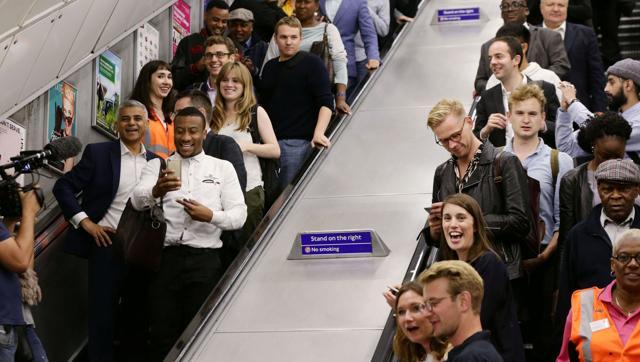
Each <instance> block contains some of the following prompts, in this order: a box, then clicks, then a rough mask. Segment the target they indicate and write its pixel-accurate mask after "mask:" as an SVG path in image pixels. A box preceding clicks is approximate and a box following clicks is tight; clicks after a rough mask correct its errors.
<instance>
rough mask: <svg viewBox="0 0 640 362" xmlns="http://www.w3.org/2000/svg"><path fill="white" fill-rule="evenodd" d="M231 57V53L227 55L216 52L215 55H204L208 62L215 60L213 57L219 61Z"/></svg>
mask: <svg viewBox="0 0 640 362" xmlns="http://www.w3.org/2000/svg"><path fill="white" fill-rule="evenodd" d="M229 55H231V53H225V52H215V53H209V52H207V53H204V59H207V60H211V59H213V57H216V58H218V59H222V58H224V57H228V56H229Z"/></svg>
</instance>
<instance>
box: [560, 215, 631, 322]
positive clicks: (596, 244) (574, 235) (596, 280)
mask: <svg viewBox="0 0 640 362" xmlns="http://www.w3.org/2000/svg"><path fill="white" fill-rule="evenodd" d="M633 207H634V208H635V212H636V214H635V218H634V219H633V223H631V228H633V229H640V207H638V206H637V205H634V206H633ZM601 211H602V205H597V206H596V207H594V208H593V209H592V211H591V213H590V214H589V217H588V218H587V219H586V220H583V221H581V222H580V223H579V224H577V225H576V226H574V227H573V229H571V231H569V234H568V235H567V239H566V240H565V247H564V250H563V254H562V259H561V263H560V271H559V281H558V307H557V309H556V317H557V322H558V324H559V325H564V321H565V319H566V318H567V313H568V312H569V308H570V307H571V294H572V293H573V292H574V291H576V290H579V289H584V288H590V287H594V286H595V287H598V288H604V287H606V286H607V284H609V283H610V282H611V281H612V280H613V279H614V278H613V276H611V274H610V272H611V253H612V245H611V240H609V235H607V233H606V232H605V231H604V228H603V227H602V224H600V213H601Z"/></svg>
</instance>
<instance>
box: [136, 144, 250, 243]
mask: <svg viewBox="0 0 640 362" xmlns="http://www.w3.org/2000/svg"><path fill="white" fill-rule="evenodd" d="M175 159H177V160H182V167H181V176H182V177H181V181H182V186H181V188H180V190H177V191H171V192H168V193H167V194H166V195H165V196H164V200H163V209H164V217H165V219H166V221H167V234H166V236H165V240H164V245H165V246H169V245H188V246H191V247H194V248H220V247H222V241H221V240H220V234H221V233H222V230H235V229H240V228H241V227H242V225H244V222H245V220H246V218H247V205H245V203H244V195H243V194H242V190H241V189H240V182H239V181H238V176H237V175H236V171H235V169H234V168H233V166H232V165H231V163H230V162H228V161H225V160H220V159H217V158H214V157H211V156H208V155H205V154H204V152H200V153H199V154H197V155H196V156H193V157H189V158H182V157H181V156H180V155H179V154H178V153H174V154H173V155H171V156H170V157H169V160H175ZM159 171H160V160H151V161H149V163H148V164H147V167H145V168H144V170H143V171H142V177H141V180H140V183H139V184H138V186H136V188H135V189H134V191H133V196H132V198H131V202H132V204H133V207H134V208H136V209H137V210H143V209H146V208H149V207H151V206H152V205H154V204H156V203H160V198H157V199H156V198H154V197H153V196H152V189H153V187H154V186H155V184H156V182H157V180H158V173H159ZM183 199H191V200H194V201H197V202H199V203H201V204H202V205H204V206H206V207H208V208H209V209H210V210H211V211H212V212H213V217H212V218H211V220H210V221H209V222H200V221H195V220H193V219H191V217H190V216H189V214H187V212H186V211H185V210H184V207H183V206H182V205H180V204H179V203H178V202H177V201H176V200H183Z"/></svg>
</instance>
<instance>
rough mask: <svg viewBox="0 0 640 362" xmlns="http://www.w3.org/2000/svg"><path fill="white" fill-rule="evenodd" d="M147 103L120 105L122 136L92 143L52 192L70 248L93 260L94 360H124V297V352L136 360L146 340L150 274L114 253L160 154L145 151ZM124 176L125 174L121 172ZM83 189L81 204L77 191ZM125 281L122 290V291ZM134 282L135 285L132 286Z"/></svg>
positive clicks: (90, 299)
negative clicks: (118, 351) (139, 187)
mask: <svg viewBox="0 0 640 362" xmlns="http://www.w3.org/2000/svg"><path fill="white" fill-rule="evenodd" d="M147 118H148V115H147V108H146V107H145V106H144V105H143V104H142V103H140V102H137V101H134V100H127V101H125V102H123V103H122V105H121V106H120V109H119V110H118V121H117V122H116V127H117V130H118V135H119V136H120V140H119V141H109V142H102V143H93V144H90V145H87V147H86V148H85V150H84V153H83V154H82V158H81V160H80V162H79V163H78V165H76V166H75V167H74V168H73V169H72V170H71V171H69V172H68V173H66V174H65V175H64V176H62V177H61V178H59V179H58V181H57V182H56V184H55V186H54V187H53V194H54V195H55V197H56V199H57V200H58V205H60V208H61V209H62V212H63V214H64V216H65V218H66V219H67V220H69V223H70V224H71V225H72V226H73V228H70V230H69V232H68V233H67V238H66V240H65V242H64V246H63V248H64V249H65V251H67V252H69V253H72V254H75V255H78V256H81V257H85V258H87V259H88V273H87V274H88V279H89V281H88V289H89V297H88V313H89V316H88V318H89V359H90V360H92V361H98V360H99V361H111V360H114V359H115V360H122V358H119V357H115V358H114V351H113V340H114V323H115V319H116V318H115V317H116V313H115V309H116V301H117V299H118V297H122V304H123V305H122V308H121V310H122V311H123V315H121V318H119V319H118V321H119V322H122V323H124V326H123V328H122V330H123V331H124V335H122V336H120V341H121V346H122V354H123V356H127V357H129V358H132V360H135V359H136V352H138V351H140V350H141V348H140V346H141V345H142V343H144V337H142V338H143V339H142V341H139V340H138V341H136V338H137V337H140V336H144V330H145V329H146V322H145V318H144V317H143V314H142V313H140V310H141V308H146V307H145V306H146V302H147V298H148V296H147V295H146V290H147V289H146V284H147V283H146V279H145V278H144V275H142V274H141V273H139V272H138V271H133V270H129V271H127V273H126V276H123V275H122V274H123V271H124V270H123V267H122V265H121V263H120V262H119V261H117V260H116V259H115V258H114V255H113V247H112V241H113V237H114V236H115V235H114V234H115V230H116V228H117V227H118V222H119V221H120V216H121V215H122V212H123V211H124V208H125V205H126V204H127V200H128V199H129V196H130V194H131V192H132V191H133V189H134V187H135V185H136V184H137V183H138V181H139V179H140V175H141V174H142V170H143V169H144V167H145V166H146V165H147V161H148V160H151V159H153V158H156V157H157V156H156V155H155V154H153V153H151V152H149V151H146V150H145V148H144V145H143V144H142V140H143V138H144V133H145V131H146V129H147V126H148V119H147ZM120 176H123V177H120ZM80 191H82V204H80V202H79V201H78V199H77V197H76V195H77V194H78V193H79V192H80ZM120 285H122V287H123V289H124V290H122V291H119V289H120ZM132 285H134V286H133V287H131V288H130V286H132Z"/></svg>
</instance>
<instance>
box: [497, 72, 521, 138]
mask: <svg viewBox="0 0 640 362" xmlns="http://www.w3.org/2000/svg"><path fill="white" fill-rule="evenodd" d="M522 85H527V77H526V76H524V75H523V76H522ZM500 88H501V89H502V104H503V105H504V114H505V116H506V115H507V112H509V96H510V95H511V92H509V91H507V88H505V87H504V85H503V84H502V83H500ZM505 137H506V139H507V143H511V139H513V126H512V125H511V122H509V121H507V128H506V129H505Z"/></svg>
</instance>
